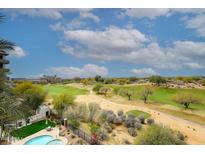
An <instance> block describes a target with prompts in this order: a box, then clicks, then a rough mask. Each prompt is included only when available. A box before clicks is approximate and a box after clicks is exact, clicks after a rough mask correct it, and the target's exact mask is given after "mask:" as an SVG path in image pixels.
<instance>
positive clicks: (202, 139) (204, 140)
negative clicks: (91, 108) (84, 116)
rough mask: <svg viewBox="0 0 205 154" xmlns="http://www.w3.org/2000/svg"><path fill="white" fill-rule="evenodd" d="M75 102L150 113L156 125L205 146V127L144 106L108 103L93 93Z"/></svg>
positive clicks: (190, 141)
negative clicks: (166, 127) (169, 128)
mask: <svg viewBox="0 0 205 154" xmlns="http://www.w3.org/2000/svg"><path fill="white" fill-rule="evenodd" d="M76 102H79V103H98V104H99V105H100V106H101V108H103V109H111V110H113V111H115V112H117V111H118V110H123V111H124V112H126V111H129V110H134V109H138V110H142V111H145V112H148V113H150V114H151V115H152V118H154V119H155V121H156V122H157V123H162V124H164V125H167V126H169V127H171V128H172V129H175V130H179V131H181V132H182V133H183V134H184V135H186V136H187V137H188V139H187V143H188V144H205V126H203V125H200V124H197V123H193V122H191V121H188V120H184V119H182V118H178V117H175V116H173V115H169V114H166V113H163V112H159V111H157V110H154V109H150V108H148V107H146V106H142V105H137V104H134V105H130V104H122V103H119V102H117V101H113V100H112V101H110V100H108V99H105V98H103V97H101V96H98V95H95V94H93V93H90V94H89V95H79V96H78V97H77V98H76Z"/></svg>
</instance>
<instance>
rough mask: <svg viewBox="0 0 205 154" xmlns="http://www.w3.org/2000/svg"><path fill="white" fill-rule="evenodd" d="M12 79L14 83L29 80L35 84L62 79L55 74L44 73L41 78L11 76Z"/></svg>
mask: <svg viewBox="0 0 205 154" xmlns="http://www.w3.org/2000/svg"><path fill="white" fill-rule="evenodd" d="M12 81H14V82H16V83H21V82H25V81H29V82H32V83H36V84H46V83H60V82H62V81H63V80H62V79H61V78H59V77H57V76H56V75H54V76H48V75H44V76H43V77H41V78H12Z"/></svg>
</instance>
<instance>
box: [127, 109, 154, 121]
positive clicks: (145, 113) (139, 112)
mask: <svg viewBox="0 0 205 154" xmlns="http://www.w3.org/2000/svg"><path fill="white" fill-rule="evenodd" d="M126 114H127V115H134V116H136V117H138V116H141V115H143V116H144V117H145V119H147V118H149V117H150V116H151V115H150V114H149V113H147V112H143V111H139V110H130V111H128V112H126Z"/></svg>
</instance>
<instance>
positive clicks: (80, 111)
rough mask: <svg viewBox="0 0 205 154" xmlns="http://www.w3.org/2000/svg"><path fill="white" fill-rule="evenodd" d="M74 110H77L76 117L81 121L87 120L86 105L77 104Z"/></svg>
mask: <svg viewBox="0 0 205 154" xmlns="http://www.w3.org/2000/svg"><path fill="white" fill-rule="evenodd" d="M76 111H77V115H78V118H79V119H80V121H83V122H87V121H88V113H89V111H88V108H87V105H86V104H82V105H79V106H78V107H77V108H76Z"/></svg>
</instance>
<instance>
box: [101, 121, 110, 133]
mask: <svg viewBox="0 0 205 154" xmlns="http://www.w3.org/2000/svg"><path fill="white" fill-rule="evenodd" d="M102 127H103V128H104V129H105V130H107V132H108V133H111V132H112V127H111V126H110V125H109V124H108V123H107V122H105V123H104V124H103V125H102Z"/></svg>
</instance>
